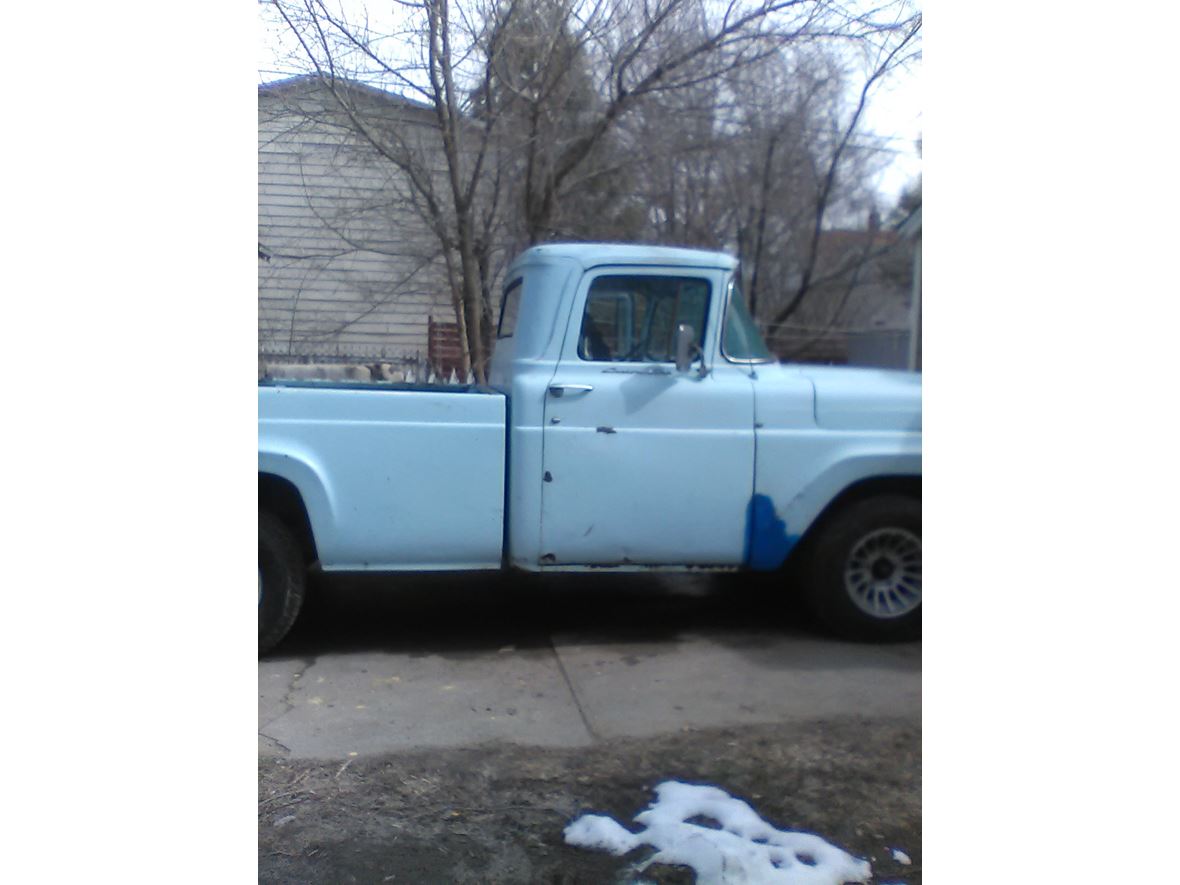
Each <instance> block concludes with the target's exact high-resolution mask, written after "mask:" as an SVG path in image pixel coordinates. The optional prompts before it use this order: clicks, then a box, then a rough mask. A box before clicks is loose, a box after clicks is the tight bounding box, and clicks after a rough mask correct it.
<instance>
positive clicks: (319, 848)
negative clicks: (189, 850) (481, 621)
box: [258, 718, 922, 885]
mask: <svg viewBox="0 0 1180 885" xmlns="http://www.w3.org/2000/svg"><path fill="white" fill-rule="evenodd" d="M920 759H921V724H920V722H919V721H917V720H916V719H906V720H880V719H877V720H867V719H861V718H852V719H840V720H834V721H826V722H812V723H806V724H800V725H793V726H784V725H775V726H757V727H745V728H742V729H740V730H738V729H732V730H730V729H727V730H718V731H687V732H684V733H681V734H676V735H671V736H667V737H663V738H658V739H644V740H639V739H626V740H615V741H604V742H601V743H599V744H597V745H595V746H593V747H591V748H588V749H577V750H567V749H562V750H543V749H536V748H530V747H521V746H514V745H503V744H500V745H487V746H481V747H475V748H464V749H459V750H429V751H415V752H410V753H401V754H397V755H390V756H386V757H382V758H368V759H366V758H359V757H358V758H355V759H352V760H349V761H348V762H345V763H340V762H333V763H331V764H324V763H313V762H303V761H292V760H288V759H284V758H281V757H280V758H261V759H260V760H259V811H258V828H259V858H258V860H259V881H260V882H263V883H321V882H322V883H382V882H410V883H440V885H442V883H489V885H490V883H545V885H574V883H587V885H590V883H595V885H597V883H604V885H613V883H620V885H621V883H631V882H641V881H642V882H649V883H691V882H693V881H694V877H693V874H692V872H691V871H690V870H687V869H684V868H677V867H666V866H652V867H649V868H647V869H646V870H645V871H644V872H643V873H642V875H637V874H636V873H635V871H634V868H635V865H637V864H638V863H640V862H642V861H643V860H644V859H646V858H647V857H648V856H649V855H650V854H651V851H650V849H647V848H643V849H639V850H637V851H635V852H632V853H631V854H629V855H627V856H625V857H622V858H617V857H612V856H611V855H609V854H606V853H605V852H598V851H589V850H585V849H580V848H572V847H569V846H567V845H565V844H564V842H563V840H562V829H563V828H564V827H565V826H566V824H568V823H569V822H570V821H572V820H573V819H574V818H575V817H577V816H578V815H580V814H582V813H585V812H597V813H601V814H609V815H610V816H612V817H614V818H615V819H616V820H617V821H619V822H620V823H621V824H623V825H624V826H629V827H630V828H632V829H637V827H634V826H633V825H631V819H632V818H633V817H634V815H636V814H638V813H639V812H640V811H642V810H643V809H644V808H645V807H646V806H647V805H648V803H649V802H651V801H653V800H654V794H653V792H652V788H653V787H655V786H656V785H657V784H659V783H660V782H662V781H665V780H672V779H675V780H683V781H689V782H694V783H707V784H711V785H714V786H718V787H721V788H722V789H724V790H726V791H728V792H729V793H730V794H731V795H734V796H736V797H738V798H740V799H743V800H745V801H747V802H749V803H750V804H751V805H752V806H753V808H754V810H755V811H757V812H758V813H759V814H760V815H761V816H762V817H763V818H764V819H765V820H766V821H768V822H769V823H771V824H772V825H774V826H776V827H779V828H786V829H792V830H804V831H808V832H813V833H816V834H818V835H820V836H822V837H823V838H825V839H827V840H828V841H829V842H832V843H833V844H835V845H837V846H839V847H841V848H843V849H845V850H846V851H848V852H850V853H852V854H853V855H856V856H858V857H864V858H869V859H870V860H871V861H872V865H873V872H874V879H873V881H874V882H891V883H892V882H905V883H908V885H920V883H921V881H922V869H921V837H922V832H921V768H920ZM892 848H897V849H900V850H901V851H904V852H905V853H906V854H907V855H908V856H909V857H910V859H911V861H912V863H910V864H909V865H903V864H901V863H899V862H898V861H895V860H894V859H893V858H892V857H891V854H890V849H892Z"/></svg>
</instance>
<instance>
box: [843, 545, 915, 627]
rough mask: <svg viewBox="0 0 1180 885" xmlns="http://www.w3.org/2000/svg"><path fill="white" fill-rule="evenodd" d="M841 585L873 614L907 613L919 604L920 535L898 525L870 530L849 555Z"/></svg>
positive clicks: (874, 615) (883, 615)
mask: <svg viewBox="0 0 1180 885" xmlns="http://www.w3.org/2000/svg"><path fill="white" fill-rule="evenodd" d="M844 587H845V589H846V590H847V591H848V595H849V596H850V597H851V598H852V601H853V602H854V603H855V604H856V607H857V608H859V609H860V610H861V611H862V612H864V613H865V614H868V615H872V616H873V617H874V618H900V617H901V616H902V615H906V614H909V613H910V612H912V611H913V610H914V609H916V608H917V607H918V606H919V605H921V604H922V539H921V538H920V537H919V536H918V535H915V534H914V533H913V532H910V531H907V530H906V529H901V528H884V529H877V530H876V531H872V532H869V533H868V534H867V535H865V536H864V537H863V538H861V539H860V540H859V541H857V542H856V544H855V545H853V548H852V552H851V553H850V554H849V555H848V561H847V563H846V564H845V566H844Z"/></svg>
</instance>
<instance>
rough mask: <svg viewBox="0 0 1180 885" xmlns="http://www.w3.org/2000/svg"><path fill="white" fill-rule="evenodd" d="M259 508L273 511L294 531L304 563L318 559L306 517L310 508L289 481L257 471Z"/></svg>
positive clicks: (309, 523) (313, 537) (309, 524)
mask: <svg viewBox="0 0 1180 885" xmlns="http://www.w3.org/2000/svg"><path fill="white" fill-rule="evenodd" d="M258 509H259V511H266V512H268V513H272V514H274V516H276V517H277V518H278V519H279V520H281V521H282V523H283V525H285V526H286V527H287V528H289V529H290V530H291V533H292V534H293V535H294V536H295V540H296V541H298V542H299V549H300V550H301V551H302V552H303V558H304V561H305V562H307V563H308V564H310V563H313V562H315V561H316V559H317V558H318V556H317V554H316V549H315V536H314V535H313V534H312V531H311V521H310V520H309V519H308V518H307V507H306V506H304V504H303V497H302V496H301V495H300V494H299V490H298V489H297V488H295V486H294V485H293V484H292V483H291V482H290V481H289V480H286V479H283V478H282V477H279V476H275V475H274V474H270V473H260V474H258Z"/></svg>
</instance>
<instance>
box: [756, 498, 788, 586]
mask: <svg viewBox="0 0 1180 885" xmlns="http://www.w3.org/2000/svg"><path fill="white" fill-rule="evenodd" d="M798 543H799V536H798V535H791V534H788V533H787V524H786V523H785V522H783V521H782V520H781V519H779V518H778V513H777V512H776V511H775V509H774V501H772V500H771V499H770V498H769V497H767V496H766V495H754V497H752V498H750V506H749V507H748V508H746V556H745V560H746V565H748V566H749V567H750V568H752V569H754V570H755V571H760V572H769V571H774V570H775V569H777V568H779V567H780V566H782V564H783V563H784V562H786V560H787V554H789V553H790V552H791V550H792V549H793V548H794V546H795V545H796V544H798Z"/></svg>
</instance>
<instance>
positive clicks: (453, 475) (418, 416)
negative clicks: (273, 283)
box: [258, 381, 507, 571]
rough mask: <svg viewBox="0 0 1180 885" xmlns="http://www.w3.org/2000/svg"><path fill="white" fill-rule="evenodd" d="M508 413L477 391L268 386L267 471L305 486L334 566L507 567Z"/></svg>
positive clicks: (319, 539)
mask: <svg viewBox="0 0 1180 885" xmlns="http://www.w3.org/2000/svg"><path fill="white" fill-rule="evenodd" d="M506 411H507V401H506V399H505V397H504V396H503V395H501V394H499V393H496V392H495V391H492V390H489V389H487V388H482V387H476V386H467V387H445V388H444V387H427V386H421V385H409V384H396V383H376V384H374V383H363V382H338V381H262V382H259V386H258V418H259V424H258V437H259V439H258V443H259V470H260V471H261V472H265V473H271V474H274V475H276V476H279V477H281V478H284V479H287V480H289V481H290V482H291V483H292V484H294V485H296V486H297V487H298V488H300V489H301V490H304V491H303V494H304V500H305V503H306V505H307V511H308V518H309V520H310V522H311V524H312V530H313V532H314V537H315V540H316V553H317V555H318V557H319V561H320V565H321V567H322V568H323V569H324V570H326V571H369V570H372V571H420V570H432V569H481V568H488V569H491V568H498V567H499V566H500V564H501V560H502V550H503V539H504V472H505V461H504V457H505V439H506V434H505V415H506ZM309 489H310V492H309V491H308V490H309Z"/></svg>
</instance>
